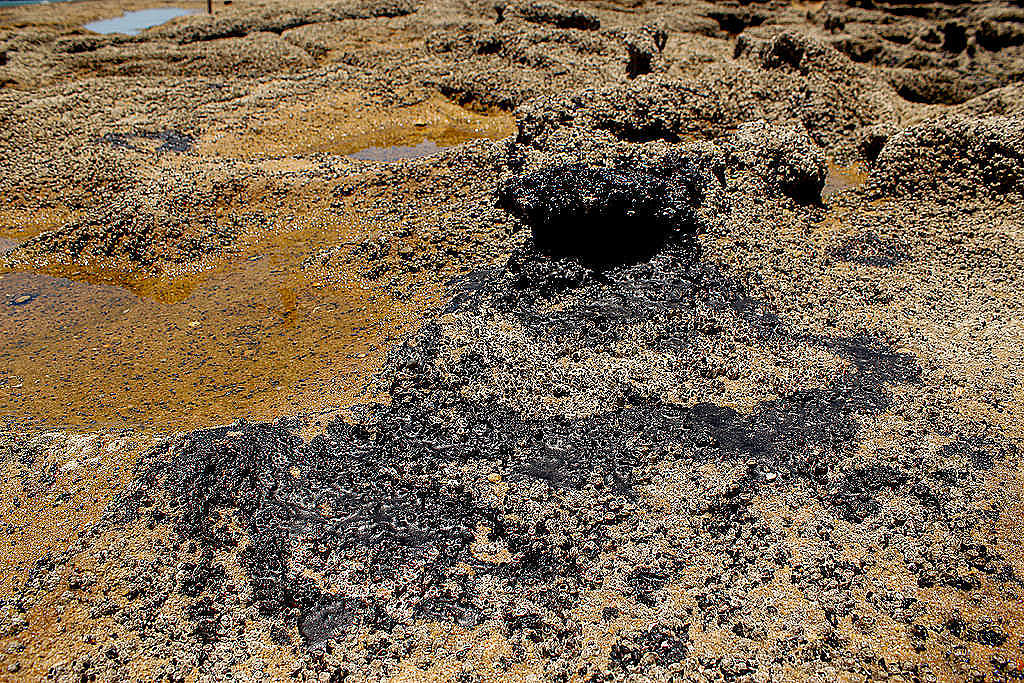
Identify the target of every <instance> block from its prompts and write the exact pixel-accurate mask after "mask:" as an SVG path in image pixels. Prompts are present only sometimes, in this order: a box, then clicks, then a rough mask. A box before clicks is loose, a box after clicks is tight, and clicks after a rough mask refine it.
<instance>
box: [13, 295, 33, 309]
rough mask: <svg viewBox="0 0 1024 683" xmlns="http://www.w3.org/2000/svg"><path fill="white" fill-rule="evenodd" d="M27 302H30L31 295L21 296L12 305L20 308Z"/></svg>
mask: <svg viewBox="0 0 1024 683" xmlns="http://www.w3.org/2000/svg"><path fill="white" fill-rule="evenodd" d="M29 301H32V295H31V294H22V295H21V296H19V297H18V298H17V299H15V300H14V305H15V306H21V305H22V304H27V303H28V302H29Z"/></svg>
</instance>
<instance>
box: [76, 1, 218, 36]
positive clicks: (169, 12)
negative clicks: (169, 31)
mask: <svg viewBox="0 0 1024 683" xmlns="http://www.w3.org/2000/svg"><path fill="white" fill-rule="evenodd" d="M196 13H198V10H195V9H185V8H184V7H155V8H153V9H143V10H138V11H136V12H125V13H124V14H122V15H121V16H119V17H114V18H112V19H101V20H100V21H94V22H91V23H89V24H86V25H85V27H84V28H87V29H89V30H90V31H95V32H96V33H123V34H126V35H129V36H134V35H136V34H137V33H139V31H142V30H143V29H147V28H151V27H153V26H159V25H160V24H163V23H166V22H168V21H170V20H171V19H175V18H177V17H184V16H186V15H189V14H196Z"/></svg>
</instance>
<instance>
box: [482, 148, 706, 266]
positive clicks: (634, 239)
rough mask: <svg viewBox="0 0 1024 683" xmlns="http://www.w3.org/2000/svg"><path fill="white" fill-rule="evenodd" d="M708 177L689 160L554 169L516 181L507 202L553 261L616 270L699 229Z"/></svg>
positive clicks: (503, 193)
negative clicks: (669, 164) (697, 215)
mask: <svg viewBox="0 0 1024 683" xmlns="http://www.w3.org/2000/svg"><path fill="white" fill-rule="evenodd" d="M707 175H708V173H707V171H706V170H704V169H699V168H694V167H692V166H691V165H690V163H689V162H688V160H685V159H684V160H682V161H681V162H680V163H679V164H678V165H676V166H675V167H663V168H626V169H609V168H594V167H588V166H583V165H572V166H554V167H549V168H545V169H542V170H540V171H536V172H534V173H531V174H528V175H525V176H521V177H516V178H512V179H511V180H509V181H508V182H506V183H505V184H504V185H503V186H502V187H501V189H500V190H499V201H500V202H501V205H502V206H503V207H504V208H505V209H506V210H508V211H509V212H510V213H512V214H513V215H514V216H516V217H517V218H519V219H520V220H522V221H524V222H525V223H527V224H528V225H529V226H530V227H531V228H532V230H533V237H534V241H535V242H536V244H537V246H538V247H539V248H540V249H541V250H543V251H545V252H547V253H550V254H552V255H554V256H573V257H577V258H579V259H581V260H582V261H583V262H585V263H589V264H599V265H609V264H615V263H627V262H631V261H637V260H641V259H645V258H647V257H649V256H650V255H651V254H653V253H654V252H655V251H656V250H657V249H659V248H660V247H661V246H662V245H663V244H664V243H665V241H666V239H667V238H668V237H669V236H670V235H672V236H678V235H679V234H681V233H684V232H692V231H693V230H694V229H695V208H696V206H697V205H698V204H699V202H700V200H701V198H702V196H703V184H704V182H705V178H706V177H707Z"/></svg>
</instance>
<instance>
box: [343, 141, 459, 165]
mask: <svg viewBox="0 0 1024 683" xmlns="http://www.w3.org/2000/svg"><path fill="white" fill-rule="evenodd" d="M442 149H444V148H443V147H441V146H440V145H439V144H437V143H436V142H434V141H433V140H424V141H423V142H420V143H419V144H415V145H392V146H390V147H366V148H365V149H361V150H358V151H356V152H353V153H352V154H349V156H350V157H352V158H353V159H362V160H364V161H383V162H394V161H400V160H402V159H417V158H419V157H427V156H430V155H431V154H437V153H438V152H440V151H441V150H442Z"/></svg>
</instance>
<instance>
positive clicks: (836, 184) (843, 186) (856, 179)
mask: <svg viewBox="0 0 1024 683" xmlns="http://www.w3.org/2000/svg"><path fill="white" fill-rule="evenodd" d="M867 181H868V172H867V171H866V170H864V168H863V167H862V166H861V165H860V164H858V163H853V164H849V165H847V166H841V165H838V164H835V163H833V162H831V161H830V162H829V164H828V176H826V178H825V186H824V187H823V188H822V189H821V198H822V199H828V198H829V197H832V196H834V195H836V194H838V193H840V192H842V191H844V190H848V189H850V188H853V187H860V186H861V185H863V184H864V183H866V182H867Z"/></svg>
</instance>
